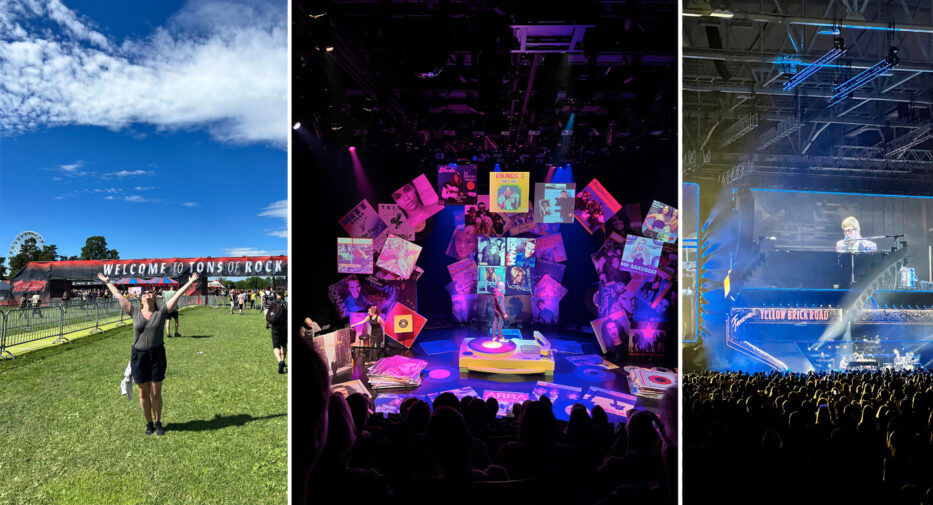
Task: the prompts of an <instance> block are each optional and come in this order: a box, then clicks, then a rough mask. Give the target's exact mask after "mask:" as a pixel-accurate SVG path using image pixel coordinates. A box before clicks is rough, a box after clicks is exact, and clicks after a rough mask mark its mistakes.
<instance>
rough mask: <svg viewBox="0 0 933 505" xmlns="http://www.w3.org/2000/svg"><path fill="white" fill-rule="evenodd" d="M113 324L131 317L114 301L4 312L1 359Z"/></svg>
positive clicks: (191, 302)
mask: <svg viewBox="0 0 933 505" xmlns="http://www.w3.org/2000/svg"><path fill="white" fill-rule="evenodd" d="M55 301H57V303H55ZM198 302H199V300H198V296H184V295H183V296H182V297H181V298H180V299H179V300H178V308H186V307H194V306H197V305H198ZM205 302H206V300H205ZM130 303H131V304H132V305H134V306H136V307H139V306H140V299H139V298H131V299H130ZM160 305H161V303H160ZM112 323H118V325H120V326H123V325H126V324H128V323H130V317H129V316H128V315H126V313H125V312H123V309H121V308H120V303H119V302H117V301H116V300H112V299H106V300H96V301H94V302H90V301H89V302H83V301H81V300H69V301H68V302H67V303H65V304H62V303H61V300H59V299H56V300H53V305H51V306H46V307H42V306H39V307H28V308H25V309H22V308H20V309H13V310H10V311H7V312H3V313H0V358H5V357H10V358H13V357H14V356H13V354H12V353H11V352H10V351H8V350H7V348H8V347H12V346H14V345H19V344H26V343H29V342H33V341H36V340H42V339H44V338H51V337H56V339H55V341H54V342H52V343H53V344H57V343H60V342H70V340H68V338H67V337H66V335H68V334H71V333H75V332H78V331H86V330H91V333H100V332H102V331H104V330H102V329H101V326H104V325H107V324H112Z"/></svg>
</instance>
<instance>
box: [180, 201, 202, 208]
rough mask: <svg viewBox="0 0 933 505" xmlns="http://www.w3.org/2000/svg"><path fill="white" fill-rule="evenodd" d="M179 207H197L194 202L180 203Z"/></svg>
mask: <svg viewBox="0 0 933 505" xmlns="http://www.w3.org/2000/svg"><path fill="white" fill-rule="evenodd" d="M181 206H182V207H197V206H198V204H196V203H194V202H181Z"/></svg>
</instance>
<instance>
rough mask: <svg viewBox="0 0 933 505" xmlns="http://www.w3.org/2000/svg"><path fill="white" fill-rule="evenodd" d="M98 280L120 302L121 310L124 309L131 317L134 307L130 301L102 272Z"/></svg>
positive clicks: (98, 275) (98, 274)
mask: <svg viewBox="0 0 933 505" xmlns="http://www.w3.org/2000/svg"><path fill="white" fill-rule="evenodd" d="M97 278H98V279H100V280H101V281H102V282H103V283H104V285H106V286H107V289H109V290H110V294H112V295H113V298H114V299H115V300H116V301H118V302H120V308H121V309H123V312H126V315H130V310H132V308H133V306H132V305H131V304H130V301H129V300H127V299H126V297H125V296H123V295H122V294H121V293H120V290H118V289H117V287H116V286H114V285H113V284H112V283H111V282H110V278H109V277H107V276H105V275H104V274H103V273H102V272H98V273H97Z"/></svg>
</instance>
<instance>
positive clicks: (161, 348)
mask: <svg viewBox="0 0 933 505" xmlns="http://www.w3.org/2000/svg"><path fill="white" fill-rule="evenodd" d="M97 278H98V279H100V280H101V281H103V282H104V284H106V285H107V289H109V290H110V293H111V294H113V298H114V299H115V300H117V301H118V302H119V303H120V308H121V309H123V312H126V314H127V315H129V316H130V318H131V319H132V320H133V351H132V353H131V354H130V369H131V370H132V374H133V382H135V383H136V385H137V386H138V387H139V404H140V406H141V407H142V409H143V415H144V416H145V417H146V435H151V434H152V432H155V434H156V435H164V434H165V430H164V429H163V428H162V381H163V380H165V367H166V363H165V345H164V344H163V342H162V337H163V327H164V326H165V321H166V319H167V318H168V315H169V313H170V312H172V311H173V310H174V309H175V307H176V306H177V305H178V300H179V298H181V295H182V294H183V293H185V292H186V291H188V288H189V287H191V285H192V284H194V283H195V282H196V281H197V280H198V274H197V273H193V274H191V277H189V278H188V282H187V283H186V284H185V285H184V286H181V287H179V288H178V291H176V292H175V296H173V297H172V298H171V299H169V300H168V302H166V303H165V305H163V306H162V307H159V306H158V305H157V304H156V295H155V293H154V292H152V291H147V292H145V293H143V295H142V297H141V298H140V307H136V306H134V305H133V304H132V303H130V301H129V300H127V299H126V297H124V296H123V295H122V294H120V291H118V290H117V288H116V287H115V286H114V285H113V284H111V283H110V279H108V278H107V277H106V276H105V275H104V274H102V273H98V274H97ZM153 421H155V423H154V424H153Z"/></svg>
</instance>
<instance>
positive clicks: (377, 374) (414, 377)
mask: <svg viewBox="0 0 933 505" xmlns="http://www.w3.org/2000/svg"><path fill="white" fill-rule="evenodd" d="M426 366H428V362H427V361H424V360H420V359H411V358H406V357H404V356H392V357H391V358H383V359H381V360H379V361H377V362H376V363H375V364H373V366H371V367H369V369H368V370H367V372H366V374H367V377H368V378H369V385H370V386H372V388H373V389H390V388H404V387H418V386H420V385H421V372H422V371H424V368H425V367H426Z"/></svg>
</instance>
